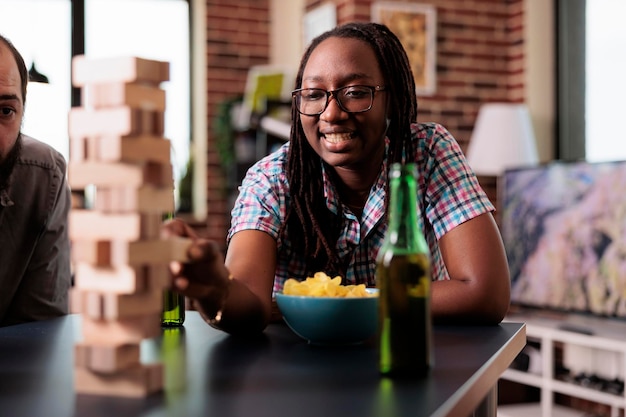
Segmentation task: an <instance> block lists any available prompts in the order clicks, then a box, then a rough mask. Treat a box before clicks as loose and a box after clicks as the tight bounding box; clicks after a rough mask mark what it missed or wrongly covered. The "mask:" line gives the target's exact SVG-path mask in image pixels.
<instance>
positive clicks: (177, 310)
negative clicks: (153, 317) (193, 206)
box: [161, 213, 185, 327]
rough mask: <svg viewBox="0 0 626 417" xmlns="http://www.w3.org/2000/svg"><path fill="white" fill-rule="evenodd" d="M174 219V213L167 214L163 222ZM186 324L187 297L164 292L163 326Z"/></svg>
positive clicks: (169, 291) (168, 291) (167, 291)
mask: <svg viewBox="0 0 626 417" xmlns="http://www.w3.org/2000/svg"><path fill="white" fill-rule="evenodd" d="M173 218H174V213H167V214H165V215H164V216H163V220H170V219H173ZM183 323H185V296H184V295H182V294H179V293H177V292H174V291H171V290H164V291H163V312H162V314H161V326H163V327H178V326H182V325H183Z"/></svg>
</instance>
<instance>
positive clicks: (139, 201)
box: [94, 185, 176, 213]
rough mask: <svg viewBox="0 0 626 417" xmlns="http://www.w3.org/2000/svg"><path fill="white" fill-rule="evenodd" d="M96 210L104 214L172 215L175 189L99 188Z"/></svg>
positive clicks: (147, 186)
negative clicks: (133, 212)
mask: <svg viewBox="0 0 626 417" xmlns="http://www.w3.org/2000/svg"><path fill="white" fill-rule="evenodd" d="M94 209H95V210H99V211H102V212H104V213H125V212H132V211H136V212H140V213H171V212H174V210H175V209H176V207H175V204H174V188H173V187H168V188H157V187H153V186H151V185H144V186H141V187H139V188H133V187H125V186H120V187H108V186H106V187H98V190H97V192H96V199H95V204H94Z"/></svg>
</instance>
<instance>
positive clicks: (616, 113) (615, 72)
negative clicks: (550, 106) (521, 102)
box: [556, 0, 626, 161]
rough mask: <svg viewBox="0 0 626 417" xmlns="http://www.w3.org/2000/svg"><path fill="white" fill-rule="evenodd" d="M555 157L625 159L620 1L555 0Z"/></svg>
mask: <svg viewBox="0 0 626 417" xmlns="http://www.w3.org/2000/svg"><path fill="white" fill-rule="evenodd" d="M556 4H557V16H558V22H557V31H558V34H557V38H558V59H557V66H558V70H557V72H558V100H557V101H558V109H557V113H558V119H559V121H558V144H557V158H559V159H563V160H570V161H571V160H588V161H608V160H623V159H626V139H625V137H624V134H623V133H622V132H621V130H622V129H620V128H617V126H618V125H619V124H620V123H621V120H622V118H623V115H622V113H623V112H622V111H621V110H622V109H623V108H624V106H623V104H622V103H621V101H622V100H623V97H625V96H626V83H625V81H624V77H623V75H622V74H624V72H625V71H626V53H625V52H624V51H626V26H624V25H623V23H622V22H621V21H619V20H618V19H619V18H620V17H623V16H624V13H626V3H625V2H624V1H623V0H557V2H556Z"/></svg>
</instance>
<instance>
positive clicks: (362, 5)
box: [207, 0, 525, 241]
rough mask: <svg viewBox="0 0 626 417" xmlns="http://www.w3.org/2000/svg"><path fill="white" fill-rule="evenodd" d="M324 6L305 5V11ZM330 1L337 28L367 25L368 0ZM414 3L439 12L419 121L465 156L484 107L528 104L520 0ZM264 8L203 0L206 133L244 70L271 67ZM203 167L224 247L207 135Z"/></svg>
mask: <svg viewBox="0 0 626 417" xmlns="http://www.w3.org/2000/svg"><path fill="white" fill-rule="evenodd" d="M285 1H289V0H285ZM327 1H328V0H307V1H306V10H311V9H313V8H315V7H317V6H320V5H322V4H324V3H326V2H327ZM331 2H334V3H335V5H336V7H337V20H338V23H339V24H342V23H346V22H349V21H354V20H359V21H367V20H370V9H371V4H372V0H331ZM405 2H407V3H411V1H410V0H405ZM416 2H419V3H429V4H434V5H435V6H436V8H437V90H436V93H435V94H434V95H432V96H428V97H425V96H424V97H418V106H419V112H418V120H420V121H436V122H439V123H442V124H443V125H445V126H446V127H447V128H448V129H449V130H450V131H451V133H452V134H453V135H454V136H455V137H456V138H457V140H458V141H459V143H460V144H461V147H462V148H463V150H466V149H467V144H468V143H469V139H470V136H471V133H472V129H473V126H474V122H475V120H476V116H477V114H478V109H479V107H480V105H481V104H482V103H485V102H492V101H512V102H523V101H524V99H525V96H524V93H525V90H524V69H525V65H524V26H523V24H524V0H418V1H416ZM268 8H269V0H207V28H208V30H207V59H208V68H207V78H208V91H207V95H208V103H209V108H208V114H207V117H208V120H209V126H211V121H212V119H213V117H214V115H215V112H216V106H217V104H218V103H219V102H221V101H222V100H224V99H227V98H230V97H233V96H234V95H237V94H241V93H243V90H244V86H245V80H246V76H247V71H248V68H249V67H250V66H252V65H257V64H266V63H268V60H269V25H270V23H271V22H270V21H269V10H268ZM277 24H280V23H277ZM207 168H208V174H207V175H208V188H209V189H208V197H207V198H208V207H209V208H208V223H207V226H208V234H209V236H210V237H211V238H213V239H215V240H217V241H224V236H225V235H226V230H227V227H228V221H229V218H228V214H229V210H230V207H227V203H226V199H225V197H224V193H223V189H222V184H223V178H222V177H221V175H222V174H221V171H220V168H219V158H217V156H216V149H215V141H214V138H213V137H212V135H211V134H210V132H209V143H208V167H207ZM488 191H490V192H493V190H488Z"/></svg>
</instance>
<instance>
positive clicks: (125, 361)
mask: <svg viewBox="0 0 626 417" xmlns="http://www.w3.org/2000/svg"><path fill="white" fill-rule="evenodd" d="M74 365H75V366H77V367H81V368H87V369H88V370H91V371H93V372H100V373H107V374H111V373H115V372H119V371H121V370H123V369H128V368H130V367H133V366H137V365H140V345H139V343H124V344H117V345H110V344H106V345H87V344H85V343H77V344H76V345H74Z"/></svg>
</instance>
